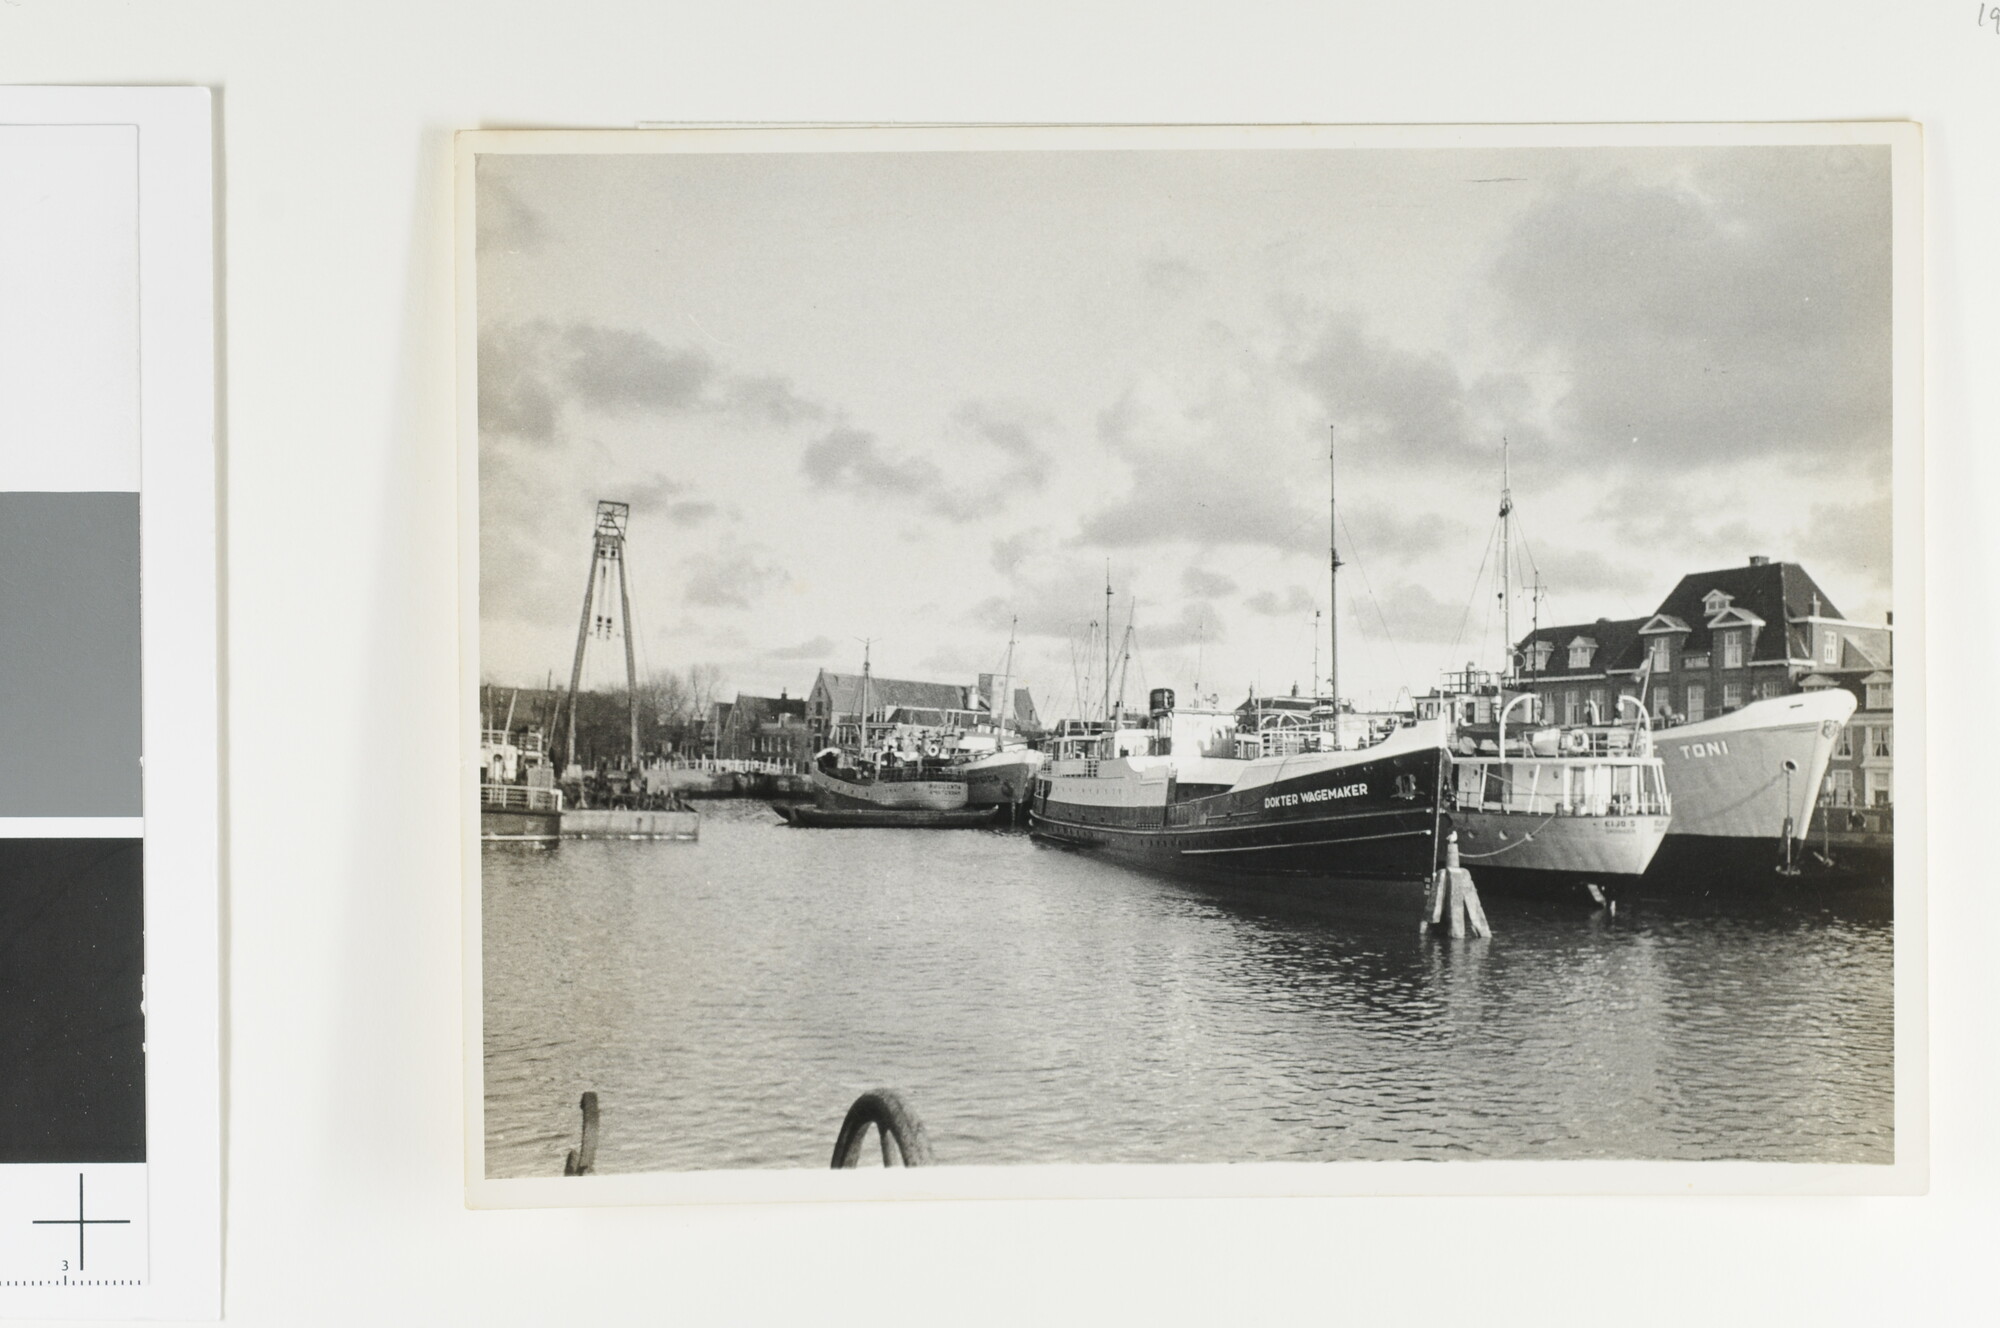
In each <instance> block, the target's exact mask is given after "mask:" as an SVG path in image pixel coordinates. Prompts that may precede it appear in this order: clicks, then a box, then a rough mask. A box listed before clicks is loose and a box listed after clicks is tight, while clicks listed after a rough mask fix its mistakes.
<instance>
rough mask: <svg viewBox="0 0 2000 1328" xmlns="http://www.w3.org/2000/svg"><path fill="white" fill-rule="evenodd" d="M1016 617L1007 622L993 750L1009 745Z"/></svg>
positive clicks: (994, 723)
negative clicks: (1008, 718)
mask: <svg viewBox="0 0 2000 1328" xmlns="http://www.w3.org/2000/svg"><path fill="white" fill-rule="evenodd" d="M1020 622H1021V620H1020V618H1018V617H1016V618H1014V619H1013V620H1012V621H1011V622H1009V623H1008V624H1007V663H1006V665H1005V666H1004V668H1005V670H1006V671H1005V672H1003V673H1002V674H1001V675H1000V695H999V696H998V697H996V698H995V700H994V706H993V716H994V719H993V727H994V735H993V750H994V751H996V752H998V751H1004V750H1006V747H1007V712H1008V711H1009V710H1012V709H1013V708H1014V629H1015V628H1016V627H1018V626H1019V625H1020Z"/></svg>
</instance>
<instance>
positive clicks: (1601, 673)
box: [1517, 558, 1894, 806]
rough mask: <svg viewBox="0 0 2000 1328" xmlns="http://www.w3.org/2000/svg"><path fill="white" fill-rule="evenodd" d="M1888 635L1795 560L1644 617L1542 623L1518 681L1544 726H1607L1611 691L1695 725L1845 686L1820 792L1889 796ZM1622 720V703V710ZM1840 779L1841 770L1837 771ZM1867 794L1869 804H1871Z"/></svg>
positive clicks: (1735, 573) (1718, 575) (1684, 581)
mask: <svg viewBox="0 0 2000 1328" xmlns="http://www.w3.org/2000/svg"><path fill="white" fill-rule="evenodd" d="M1892 636H1893V628H1892V626H1891V625H1890V624H1888V623H1881V624H1876V623H1860V622H1854V621H1852V620H1850V619H1848V618H1846V617H1843V616H1842V615H1841V613H1840V610H1839V609H1837V608H1835V607H1834V605H1833V602H1832V601H1831V600H1829V599H1828V598H1827V596H1826V594H1825V592H1824V591H1822V590H1821V589H1820V587H1819V586H1818V584H1816V583H1815V582H1814V581H1813V579H1812V577H1810V576H1809V575H1807V573H1806V571H1805V569H1804V568H1803V567H1800V566H1799V565H1798V564H1797V563H1786V562H1772V561H1771V560H1770V559H1768V558H1752V559H1751V560H1750V562H1749V564H1748V565H1747V566H1743V567H1727V568H1723V569H1721V570H1718V571H1712V572H1696V573H1693V574H1692V575H1689V576H1684V577H1682V578H1681V579H1680V582H1679V584H1677V585H1676V586H1675V587H1674V588H1673V591H1672V592H1671V593H1670V594H1668V596H1667V597H1666V598H1665V599H1664V600H1662V601H1661V602H1660V606H1659V607H1658V608H1657V609H1655V610H1654V611H1653V612H1652V613H1651V614H1650V615H1648V616H1646V617H1644V618H1624V619H1618V620H1611V619H1604V618H1600V619H1598V620H1597V621H1596V622H1594V623H1582V624H1570V625H1565V626H1560V627H1544V628H1541V629H1539V630H1538V631H1534V632H1531V633H1529V634H1528V635H1527V636H1526V637H1524V638H1522V640H1521V642H1520V644H1519V647H1518V650H1519V654H1518V656H1517V664H1518V669H1519V677H1518V685H1519V686H1520V687H1521V688H1522V689H1523V690H1526V691H1531V692H1534V693H1536V694H1537V695H1538V696H1540V697H1541V698H1543V699H1542V700H1541V701H1539V702H1537V706H1538V713H1539V716H1540V718H1541V719H1542V720H1544V721H1545V722H1553V723H1584V722H1588V720H1589V719H1590V718H1591V717H1592V716H1593V715H1595V716H1597V717H1599V718H1601V720H1602V721H1603V722H1611V721H1612V720H1613V719H1614V717H1615V716H1616V715H1617V714H1618V713H1619V712H1620V707H1619V703H1618V700H1617V698H1618V697H1619V696H1620V695H1624V696H1631V697H1635V698H1636V697H1639V696H1640V695H1641V693H1642V692H1643V694H1644V703H1645V705H1646V708H1647V709H1648V710H1649V711H1650V712H1651V713H1652V715H1653V717H1654V722H1655V723H1666V724H1676V723H1689V724H1691V723H1695V722H1698V721H1700V720H1702V719H1707V718H1712V717H1714V716H1716V715H1719V714H1726V713H1728V712H1729V711H1732V710H1738V709H1741V708H1742V707H1743V706H1746V705H1748V704H1749V703H1750V702H1752V701H1758V700H1763V699H1765V698H1768V697H1773V696H1783V695H1786V694H1788V693H1791V692H1798V691H1804V690H1807V689H1809V688H1816V687H1846V688H1847V689H1848V690H1850V691H1852V692H1854V694H1855V696H1856V697H1857V698H1858V699H1859V700H1860V702H1861V710H1860V712H1858V713H1857V714H1856V715H1855V717H1854V719H1853V720H1851V721H1850V722H1849V724H1848V728H1847V732H1846V733H1845V734H1843V735H1842V747H1841V749H1840V750H1842V751H1846V752H1847V753H1848V754H1847V755H1846V756H1841V755H1839V754H1836V757H1835V760H1834V765H1833V767H1832V770H1831V771H1830V772H1829V774H1828V777H1827V784H1826V790H1827V794H1828V796H1835V795H1836V794H1837V793H1838V791H1839V790H1840V789H1843V788H1847V789H1852V790H1854V796H1855V797H1856V798H1857V800H1859V801H1863V802H1866V803H1868V804H1869V805H1878V806H1879V805H1886V804H1887V803H1888V802H1889V801H1890V800H1891V799H1892V797H1893V794H1892V790H1893V778H1892V773H1891V770H1892V766H1893V759H1892V755H1891V753H1892V749H1893V745H1894V739H1893V734H1892V729H1893V726H1894V725H1893V718H1894V717H1893V711H1892V703H1893V694H1892V688H1891V681H1892V676H1893V675H1892V663H1893V652H1892V645H1891V641H1892ZM1622 709H1623V713H1625V714H1630V713H1631V707H1630V706H1625V707H1623V708H1622ZM1843 771H1845V772H1846V773H1844V774H1842V773H1841V772H1843ZM1878 798H1879V800H1878Z"/></svg>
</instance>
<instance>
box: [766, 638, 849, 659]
mask: <svg viewBox="0 0 2000 1328" xmlns="http://www.w3.org/2000/svg"><path fill="white" fill-rule="evenodd" d="M833 648H834V641H833V638H832V637H830V636H816V637H814V638H813V639H812V640H810V641H801V642H799V643H798V644H797V645H795V646H781V647H780V648H778V649H776V650H768V651H766V652H764V653H765V654H767V655H768V656H770V658H772V659H825V658H826V657H827V656H828V655H831V654H832V653H833Z"/></svg>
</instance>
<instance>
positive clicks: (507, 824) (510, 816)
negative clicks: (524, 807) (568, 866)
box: [479, 809, 562, 844]
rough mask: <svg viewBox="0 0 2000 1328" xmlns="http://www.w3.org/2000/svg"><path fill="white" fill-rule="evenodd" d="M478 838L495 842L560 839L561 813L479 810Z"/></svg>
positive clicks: (552, 811) (554, 840)
mask: <svg viewBox="0 0 2000 1328" xmlns="http://www.w3.org/2000/svg"><path fill="white" fill-rule="evenodd" d="M479 837H480V839H481V840H483V841H485V842H487V843H495V844H506V843H531V844H553V843H555V842H556V841H557V840H559V839H561V838H562V813H561V812H560V811H554V810H549V811H506V810H503V811H495V810H490V809H488V810H482V811H481V812H480V813H479Z"/></svg>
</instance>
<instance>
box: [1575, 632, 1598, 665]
mask: <svg viewBox="0 0 2000 1328" xmlns="http://www.w3.org/2000/svg"><path fill="white" fill-rule="evenodd" d="M1596 653H1597V642H1595V641H1593V640H1591V639H1590V638H1589V637H1587V636H1579V637H1577V638H1576V639H1575V640H1574V641H1571V642H1570V643H1569V666H1570V667H1571V668H1572V669H1587V668H1589V667H1590V657H1591V656H1592V655H1595V654H1596Z"/></svg>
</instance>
